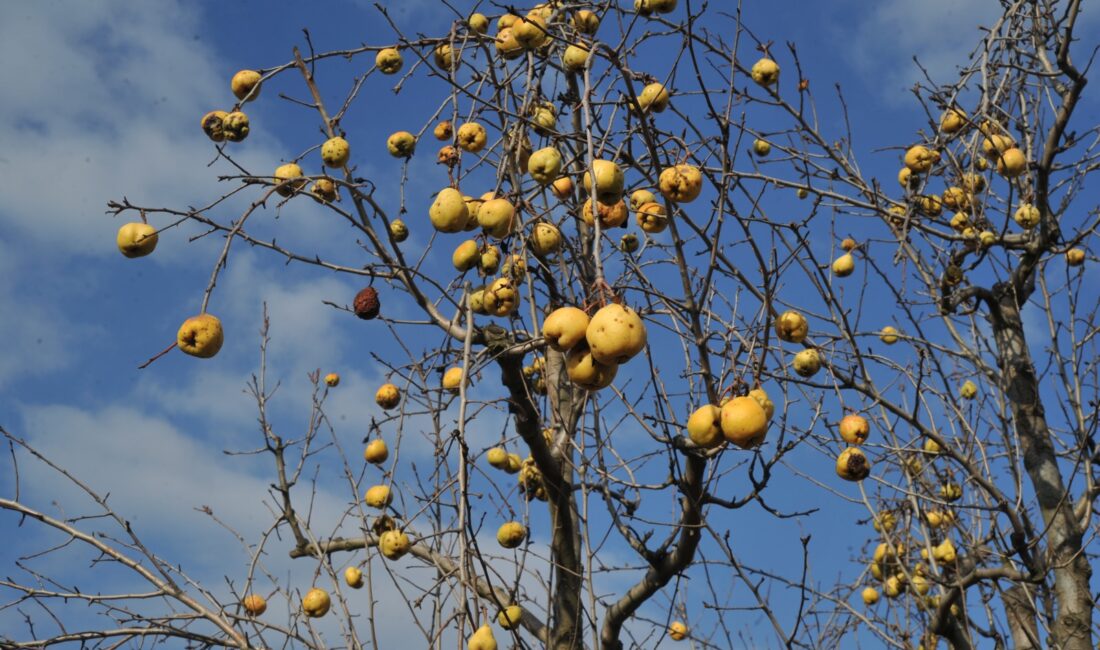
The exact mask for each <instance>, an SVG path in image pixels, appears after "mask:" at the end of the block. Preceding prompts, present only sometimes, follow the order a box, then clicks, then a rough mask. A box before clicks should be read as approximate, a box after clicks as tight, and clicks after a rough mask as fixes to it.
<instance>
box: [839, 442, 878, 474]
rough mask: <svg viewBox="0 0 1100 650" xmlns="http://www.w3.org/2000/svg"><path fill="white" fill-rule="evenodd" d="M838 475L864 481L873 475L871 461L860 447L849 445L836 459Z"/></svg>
mask: <svg viewBox="0 0 1100 650" xmlns="http://www.w3.org/2000/svg"><path fill="white" fill-rule="evenodd" d="M836 475H837V476H839V477H840V478H842V479H844V480H846V481H862V480H863V479H865V478H867V477H868V476H870V475H871V461H869V460H867V456H866V455H865V454H864V453H863V452H862V451H860V450H859V448H858V447H849V448H847V449H845V450H844V451H842V452H840V456H838V457H837V459H836Z"/></svg>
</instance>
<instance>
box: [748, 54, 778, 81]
mask: <svg viewBox="0 0 1100 650" xmlns="http://www.w3.org/2000/svg"><path fill="white" fill-rule="evenodd" d="M750 74H751V75H752V80H753V81H755V82H756V83H757V84H759V85H761V86H764V87H767V86H770V85H772V84H774V83H775V82H777V81H779V64H778V63H776V62H775V61H772V60H771V59H769V58H763V59H760V60H759V61H757V62H756V63H754V64H752V71H751V72H750Z"/></svg>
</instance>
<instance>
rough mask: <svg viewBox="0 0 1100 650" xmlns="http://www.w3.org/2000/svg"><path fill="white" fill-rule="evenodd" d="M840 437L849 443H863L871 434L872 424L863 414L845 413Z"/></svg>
mask: <svg viewBox="0 0 1100 650" xmlns="http://www.w3.org/2000/svg"><path fill="white" fill-rule="evenodd" d="M838 428H839V431H840V437H841V438H842V439H843V440H844V442H846V443H848V444H849V445H862V444H863V443H865V442H867V436H869V435H870V434H871V425H870V424H869V423H868V422H867V418H865V417H863V416H862V415H856V414H854V413H853V414H851V415H845V416H844V417H843V418H842V419H841V420H840V426H839V427H838Z"/></svg>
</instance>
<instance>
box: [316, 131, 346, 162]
mask: <svg viewBox="0 0 1100 650" xmlns="http://www.w3.org/2000/svg"><path fill="white" fill-rule="evenodd" d="M350 157H351V146H350V145H349V144H348V141H347V140H345V139H343V138H341V137H335V138H329V139H328V140H326V141H325V143H324V144H323V145H321V162H323V163H324V164H325V166H326V167H343V166H344V165H346V164H347V163H348V158H350Z"/></svg>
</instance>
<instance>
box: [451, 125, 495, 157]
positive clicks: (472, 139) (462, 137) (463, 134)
mask: <svg viewBox="0 0 1100 650" xmlns="http://www.w3.org/2000/svg"><path fill="white" fill-rule="evenodd" d="M457 136H458V139H457V143H458V146H459V148H460V149H462V150H464V151H469V152H470V153H477V152H479V151H481V150H482V149H484V148H485V143H486V142H487V141H488V139H489V135H488V133H486V132H485V127H483V126H481V125H480V124H478V123H477V122H467V123H465V124H463V125H462V126H460V127H458V133H457Z"/></svg>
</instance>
